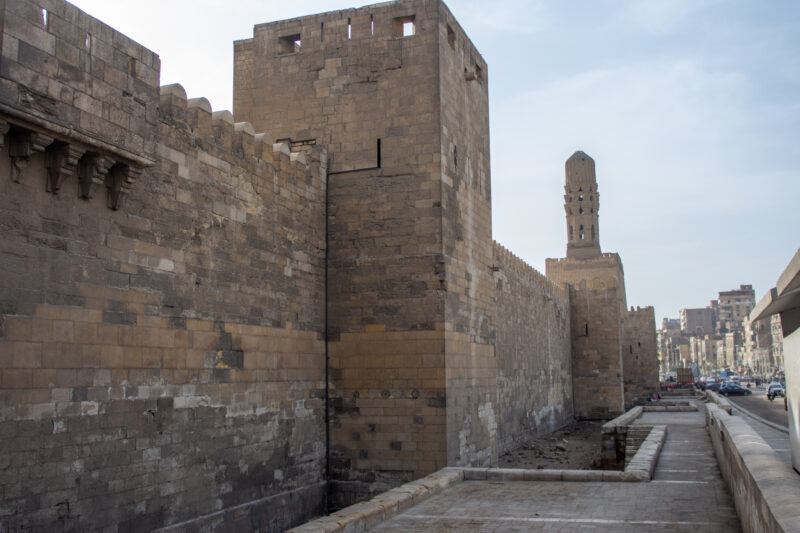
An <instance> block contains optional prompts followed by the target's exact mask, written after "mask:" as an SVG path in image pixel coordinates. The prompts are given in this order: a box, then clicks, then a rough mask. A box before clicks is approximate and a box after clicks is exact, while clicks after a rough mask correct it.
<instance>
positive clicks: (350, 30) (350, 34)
mask: <svg viewBox="0 0 800 533" xmlns="http://www.w3.org/2000/svg"><path fill="white" fill-rule="evenodd" d="M347 38H348V39H352V38H353V25H352V24H351V23H350V19H347Z"/></svg>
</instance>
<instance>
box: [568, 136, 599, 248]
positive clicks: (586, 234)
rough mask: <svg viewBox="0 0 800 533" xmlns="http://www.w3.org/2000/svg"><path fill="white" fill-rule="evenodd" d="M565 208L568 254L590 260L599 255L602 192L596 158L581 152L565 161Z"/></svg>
mask: <svg viewBox="0 0 800 533" xmlns="http://www.w3.org/2000/svg"><path fill="white" fill-rule="evenodd" d="M565 166H566V174H567V183H566V185H565V186H564V210H565V211H566V214H567V257H573V258H576V259H590V258H592V257H598V256H599V255H600V253H601V252H600V224H599V217H598V212H599V210H600V193H599V192H597V177H596V176H595V170H594V159H592V158H591V157H589V156H588V155H586V154H585V153H583V152H581V151H577V152H575V153H574V154H572V157H570V158H569V159H567V163H566V165H565Z"/></svg>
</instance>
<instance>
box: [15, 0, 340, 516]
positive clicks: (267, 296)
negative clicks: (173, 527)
mask: <svg viewBox="0 0 800 533" xmlns="http://www.w3.org/2000/svg"><path fill="white" fill-rule="evenodd" d="M43 9H44V10H46V11H43ZM0 12H2V13H3V22H4V26H3V55H2V60H1V61H2V63H0V75H1V77H0V122H1V123H2V125H3V133H4V135H3V137H2V139H3V140H4V142H3V146H2V148H0V168H1V169H2V170H0V187H2V191H3V192H2V194H0V227H2V239H0V265H2V275H0V313H2V314H0V361H1V362H2V364H1V365H0V366H1V367H2V385H1V387H0V397H2V422H0V464H1V465H2V468H0V479H1V480H2V481H1V482H0V485H2V491H1V492H0V498H2V504H0V509H2V512H1V514H0V529H2V530H11V531H17V530H26V531H27V530H32V531H43V530H52V528H53V527H56V526H57V527H59V528H63V529H64V530H80V531H94V530H100V529H103V528H107V527H113V526H118V527H120V528H122V529H131V530H140V531H142V530H151V529H154V528H156V527H160V526H164V525H167V524H175V523H181V522H182V521H186V520H196V519H197V518H198V517H201V516H206V517H208V518H207V519H208V520H209V521H212V522H213V521H214V520H218V519H220V518H221V517H222V516H223V515H222V512H223V511H225V510H230V509H239V511H238V512H239V513H240V514H243V516H244V518H245V519H246V520H247V523H248V524H252V525H258V526H260V527H263V528H265V529H270V528H272V529H278V528H282V527H284V526H286V525H287V524H289V523H294V522H297V521H298V520H302V519H303V518H305V517H307V516H309V515H312V514H315V513H320V512H323V511H324V501H325V500H324V495H325V483H324V469H325V416H324V405H325V368H324V366H325V363H324V339H323V332H324V330H323V323H324V321H323V316H324V308H323V307H322V306H321V305H320V302H322V301H324V247H325V232H324V227H325V219H324V217H325V186H326V180H325V173H326V168H325V165H326V156H325V151H324V149H317V150H316V151H314V152H311V153H309V154H305V157H304V156H303V155H300V154H292V153H290V151H289V149H288V147H287V146H286V145H280V144H273V143H272V140H271V138H270V137H269V135H266V134H259V135H255V134H254V132H253V130H252V128H251V127H250V126H249V125H247V124H234V123H233V121H232V116H231V114H230V113H229V112H227V111H221V112H216V113H213V112H212V110H211V108H210V106H209V104H208V102H207V101H206V100H205V99H202V98H201V99H194V100H187V99H186V95H185V93H184V92H183V90H182V89H181V88H180V87H179V86H170V87H161V88H159V86H158V78H159V60H158V57H157V56H156V55H155V54H153V53H152V52H150V51H148V50H146V49H144V48H142V47H141V46H139V45H138V44H136V43H134V42H133V41H131V40H130V39H128V38H127V37H125V36H123V35H121V34H119V33H117V32H116V31H114V30H113V29H111V28H110V27H108V26H106V25H104V24H102V23H101V22H99V21H97V20H95V19H93V18H91V17H89V16H88V15H86V14H84V13H82V12H81V11H79V10H78V9H76V8H75V7H73V6H72V5H70V4H67V3H65V2H58V1H47V2H39V1H36V2H34V1H28V0H15V1H13V2H5V3H3V4H0ZM12 170H18V172H12ZM133 176H138V179H137V180H136V181H135V182H134V181H133V179H132V177H133ZM214 513H218V514H216V515H215V514H214Z"/></svg>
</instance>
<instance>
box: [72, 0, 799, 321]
mask: <svg viewBox="0 0 800 533" xmlns="http://www.w3.org/2000/svg"><path fill="white" fill-rule="evenodd" d="M74 3H75V5H77V6H78V7H80V8H81V9H83V10H85V11H86V12H87V13H89V14H90V15H92V16H95V17H97V18H99V19H101V20H103V21H104V22H106V23H108V24H110V25H111V26H113V27H114V28H116V29H118V30H120V31H122V32H123V33H125V34H126V35H128V36H129V37H131V38H132V39H134V40H136V41H138V42H140V43H141V44H143V45H145V46H147V47H148V48H150V49H152V50H153V51H154V52H156V53H157V54H159V55H160V56H161V61H162V80H161V82H162V84H169V83H180V84H181V85H183V86H184V88H186V91H187V93H188V95H189V97H190V98H195V97H206V98H208V99H209V100H210V102H211V104H212V106H213V108H214V109H215V110H221V109H231V102H232V94H231V92H232V85H233V66H232V59H233V41H234V40H235V39H244V38H248V37H249V36H251V35H252V27H253V25H255V24H259V23H263V22H271V21H274V20H280V19H286V18H292V17H296V16H301V15H307V14H311V13H316V12H320V11H329V10H335V9H345V8H349V7H358V6H360V5H363V4H364V3H365V2H363V1H362V2H359V3H358V4H352V3H348V2H347V1H346V0H307V1H305V2H302V3H286V2H277V1H256V0H232V1H230V2H227V3H226V4H225V5H224V9H220V7H219V4H218V3H216V2H211V1H209V0H198V1H192V2H189V1H187V0H173V1H170V2H155V1H153V0H140V1H139V2H137V3H127V2H126V3H118V2H108V1H107V0H77V1H75V2H74ZM447 3H448V6H449V7H450V9H451V11H452V12H453V14H454V15H455V17H456V18H457V19H458V21H459V22H460V23H461V24H462V26H463V27H464V29H465V30H466V32H467V34H468V35H469V36H470V38H471V40H472V41H473V43H475V45H476V46H477V48H478V49H479V50H480V51H481V53H482V55H483V57H484V59H486V61H487V62H488V66H489V68H488V70H489V72H488V79H489V95H490V121H491V122H490V127H491V148H492V192H493V234H494V238H495V239H496V240H498V241H499V242H501V243H502V244H503V245H504V246H506V247H508V248H509V249H511V250H512V251H513V252H514V253H515V254H517V255H518V256H520V257H521V258H522V259H524V260H525V261H527V262H528V263H529V264H531V266H533V267H534V268H536V269H537V270H539V271H541V272H544V261H545V258H548V257H563V256H564V255H565V253H566V225H565V222H564V211H563V186H564V163H565V161H566V159H567V158H568V157H569V156H570V155H571V154H572V153H573V152H575V151H576V150H582V151H584V152H586V153H587V154H588V155H590V156H591V157H592V158H593V159H594V160H595V161H596V164H597V179H598V187H599V192H600V195H601V203H600V234H599V235H600V244H601V247H602V249H603V251H604V252H618V253H619V254H620V255H621V257H622V260H623V264H624V267H625V275H626V285H627V288H628V298H627V299H628V304H629V305H632V306H637V305H639V306H645V305H653V306H655V312H656V321H657V324H658V325H660V323H661V320H662V318H664V317H670V318H676V317H677V316H678V311H679V309H681V308H697V307H704V306H706V305H708V302H709V301H710V300H712V299H714V298H716V296H717V294H718V293H719V292H720V291H725V290H731V289H734V288H737V287H738V286H739V285H740V284H752V285H753V288H754V290H755V293H756V299H757V300H758V299H759V298H761V297H762V296H763V295H764V294H765V293H766V292H767V291H768V290H769V289H770V288H771V287H773V286H774V284H775V281H776V279H777V277H778V275H779V274H780V273H781V271H782V269H783V268H784V266H785V265H786V263H787V262H788V260H789V259H790V258H791V257H792V256H793V254H794V253H795V251H796V250H797V248H798V245H800V243H799V242H798V241H797V239H796V237H795V236H794V230H795V228H796V227H797V224H798V222H799V221H800V220H799V219H800V217H799V216H798V211H797V209H796V208H795V206H794V202H793V200H794V194H792V193H794V192H795V191H796V190H797V187H798V183H800V171H798V168H797V165H796V161H797V159H798V155H799V154H798V151H800V148H798V143H797V142H796V139H797V138H800V4H798V3H796V2H792V1H790V0H776V1H773V2H768V3H767V2H759V3H755V2H747V1H745V0H674V1H670V2H657V1H652V0H630V1H611V0H599V1H596V2H575V1H567V2H555V1H544V0H541V1H532V2H529V1H522V0H512V1H508V2H502V3H487V2H483V1H480V0H452V1H450V2H447ZM156 11H157V12H159V13H161V16H159V17H152V13H153V12H156ZM226 73H227V74H226Z"/></svg>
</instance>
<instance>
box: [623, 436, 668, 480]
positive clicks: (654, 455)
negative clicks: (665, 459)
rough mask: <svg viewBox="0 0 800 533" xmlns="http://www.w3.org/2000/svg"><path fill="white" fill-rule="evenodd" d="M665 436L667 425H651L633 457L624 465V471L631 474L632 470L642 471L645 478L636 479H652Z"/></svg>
mask: <svg viewBox="0 0 800 533" xmlns="http://www.w3.org/2000/svg"><path fill="white" fill-rule="evenodd" d="M666 438H667V426H653V429H651V430H650V433H649V434H648V435H647V438H646V439H644V442H642V444H641V446H639V449H638V450H637V451H636V454H635V455H634V456H633V459H631V461H630V463H628V465H627V466H626V467H625V473H628V472H631V473H632V474H631V475H635V474H633V473H634V472H641V473H644V475H645V476H646V478H647V479H642V480H638V479H637V481H650V480H651V479H653V472H655V469H656V463H657V462H658V456H659V455H660V454H661V448H663V447H664V441H665V440H666Z"/></svg>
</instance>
